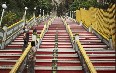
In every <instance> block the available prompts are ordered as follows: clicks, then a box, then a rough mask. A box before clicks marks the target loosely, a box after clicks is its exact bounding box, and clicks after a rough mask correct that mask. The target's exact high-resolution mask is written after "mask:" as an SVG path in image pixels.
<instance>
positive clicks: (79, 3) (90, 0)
mask: <svg viewBox="0 0 116 73" xmlns="http://www.w3.org/2000/svg"><path fill="white" fill-rule="evenodd" d="M90 7H98V8H102V9H106V8H108V5H107V4H103V3H98V2H97V0H75V1H74V2H73V3H72V4H71V5H70V8H69V10H71V11H75V10H77V9H80V8H85V9H88V8H90Z"/></svg>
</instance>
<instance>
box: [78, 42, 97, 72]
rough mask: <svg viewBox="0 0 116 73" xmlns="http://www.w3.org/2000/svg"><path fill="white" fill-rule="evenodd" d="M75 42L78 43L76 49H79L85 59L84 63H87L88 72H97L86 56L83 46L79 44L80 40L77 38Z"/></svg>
mask: <svg viewBox="0 0 116 73" xmlns="http://www.w3.org/2000/svg"><path fill="white" fill-rule="evenodd" d="M76 44H77V45H78V49H79V50H80V52H81V54H82V56H83V58H84V60H85V63H86V64H87V67H88V68H89V72H90V73H97V71H96V69H95V67H94V66H93V64H92V63H91V61H90V59H89V57H88V56H87V54H86V51H85V50H84V48H83V46H82V45H81V43H80V41H79V40H77V41H76Z"/></svg>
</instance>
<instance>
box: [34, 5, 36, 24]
mask: <svg viewBox="0 0 116 73" xmlns="http://www.w3.org/2000/svg"><path fill="white" fill-rule="evenodd" d="M35 11H36V7H35V8H34V13H33V16H34V22H35V24H36V16H35Z"/></svg>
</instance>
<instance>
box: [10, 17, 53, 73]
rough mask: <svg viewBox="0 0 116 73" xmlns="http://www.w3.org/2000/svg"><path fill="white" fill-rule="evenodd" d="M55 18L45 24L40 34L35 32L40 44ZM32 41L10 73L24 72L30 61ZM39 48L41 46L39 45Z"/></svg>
mask: <svg viewBox="0 0 116 73" xmlns="http://www.w3.org/2000/svg"><path fill="white" fill-rule="evenodd" d="M53 19H54V18H52V19H51V20H49V21H48V24H45V25H44V28H43V30H42V31H41V34H40V36H39V35H38V34H34V35H35V36H36V39H37V41H38V44H37V45H38V46H39V45H40V44H41V40H42V39H43V36H44V34H45V33H46V32H47V30H48V28H49V25H51V23H52V21H53ZM31 48H32V46H31V43H29V45H28V47H27V48H26V50H25V51H24V52H23V54H22V55H21V57H20V58H19V59H18V61H17V62H16V64H15V65H14V66H13V68H12V69H11V71H10V73H22V72H23V71H24V69H25V67H26V65H27V61H28V56H29V53H30V51H31ZM38 48H39V47H38Z"/></svg>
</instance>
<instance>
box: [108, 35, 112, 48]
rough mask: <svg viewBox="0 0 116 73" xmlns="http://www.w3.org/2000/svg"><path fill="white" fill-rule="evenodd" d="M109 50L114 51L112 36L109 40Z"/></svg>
mask: <svg viewBox="0 0 116 73" xmlns="http://www.w3.org/2000/svg"><path fill="white" fill-rule="evenodd" d="M109 46H110V47H109V49H113V43H112V36H110V38H109Z"/></svg>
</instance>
